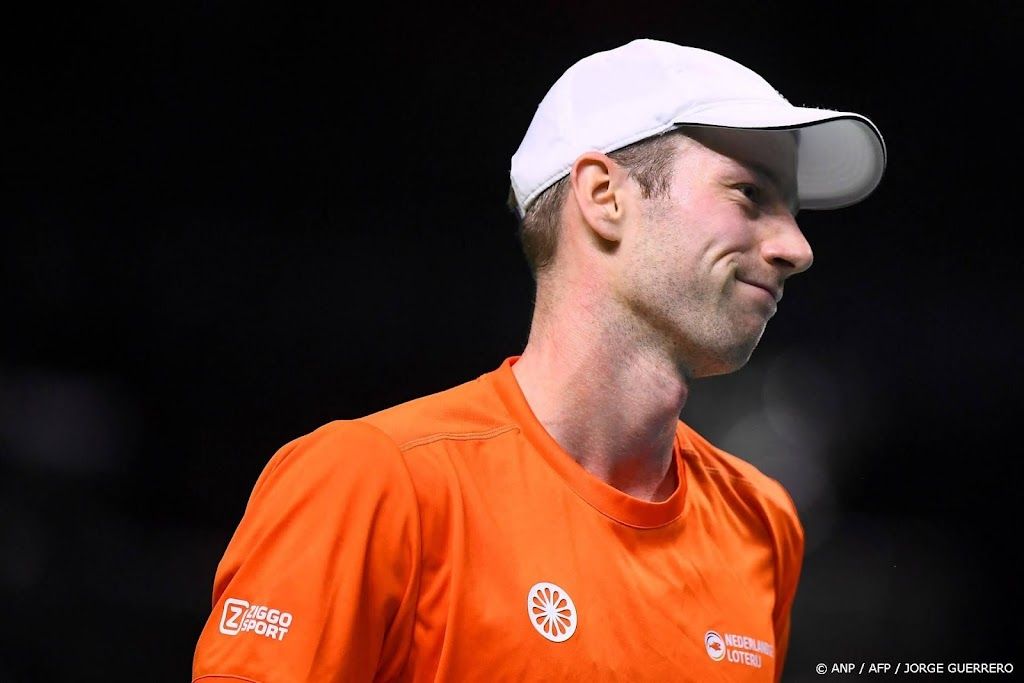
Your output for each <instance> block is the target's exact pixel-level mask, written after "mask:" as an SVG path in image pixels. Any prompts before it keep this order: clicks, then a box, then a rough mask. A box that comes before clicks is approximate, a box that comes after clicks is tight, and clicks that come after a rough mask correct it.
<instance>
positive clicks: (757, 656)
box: [704, 631, 775, 669]
mask: <svg viewBox="0 0 1024 683" xmlns="http://www.w3.org/2000/svg"><path fill="white" fill-rule="evenodd" d="M704 649H705V650H707V652H708V657H711V659H713V660H715V661H716V662H720V661H722V660H723V659H728V660H729V661H730V662H735V663H736V664H745V665H746V666H750V667H753V668H755V669H760V668H761V667H762V666H763V665H764V658H765V657H775V646H774V645H772V644H771V643H769V642H767V641H764V640H758V639H757V638H752V637H751V636H744V635H739V634H736V633H726V634H724V635H722V634H719V633H718V631H708V632H707V633H705V634H704Z"/></svg>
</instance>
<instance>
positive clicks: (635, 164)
mask: <svg viewBox="0 0 1024 683" xmlns="http://www.w3.org/2000/svg"><path fill="white" fill-rule="evenodd" d="M676 135H680V136H683V137H688V136H687V135H686V133H684V132H683V131H682V130H679V129H674V130H670V131H668V132H667V133H664V134H661V135H657V136H654V137H650V138H645V139H643V140H641V141H639V142H635V143H633V144H632V145H629V146H628V147H623V148H622V149H618V150H616V151H614V152H611V153H610V154H609V155H608V156H609V157H611V158H612V159H613V160H614V161H615V163H617V164H618V165H619V166H622V168H624V169H625V170H626V172H627V173H628V174H629V177H630V178H632V179H633V180H634V181H635V182H636V184H637V185H639V186H640V193H641V196H642V197H644V198H645V199H652V198H660V197H664V196H666V195H667V194H668V190H669V187H670V185H671V183H672V162H673V161H674V160H675V155H676V145H675V144H673V143H674V140H675V137H674V136H676ZM569 185H570V180H569V176H568V175H567V176H566V177H564V178H562V179H561V180H559V181H558V182H556V183H555V184H554V185H552V186H551V187H549V188H548V189H546V190H545V191H544V192H542V193H541V194H540V196H539V197H537V199H535V200H534V201H533V203H532V204H531V205H530V208H529V209H527V211H526V215H525V216H523V217H522V218H521V219H520V221H519V230H518V236H519V243H520V245H521V246H522V248H523V255H524V256H526V263H527V264H528V265H529V266H530V273H531V274H532V275H533V279H534V280H536V279H537V278H538V277H539V276H540V275H542V274H543V273H544V271H546V270H547V269H548V268H549V267H550V266H551V263H552V262H553V261H554V258H555V252H556V251H557V248H558V233H559V231H560V224H561V218H562V207H563V206H564V205H565V198H566V195H567V194H568V192H569ZM508 206H509V208H510V209H511V210H512V211H513V212H514V213H517V215H518V211H517V205H516V196H515V192H514V191H509V195H508Z"/></svg>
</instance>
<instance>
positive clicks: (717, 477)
mask: <svg viewBox="0 0 1024 683" xmlns="http://www.w3.org/2000/svg"><path fill="white" fill-rule="evenodd" d="M678 433H679V436H680V440H681V441H682V443H683V445H684V449H685V450H686V451H688V453H689V455H690V461H689V462H688V464H689V465H690V466H692V467H695V468H697V469H698V470H699V471H700V472H699V474H700V475H701V476H703V477H706V478H707V479H708V480H710V481H714V482H715V483H716V484H718V485H721V486H728V487H739V488H740V489H741V490H745V491H746V492H747V494H748V495H753V496H754V497H755V498H756V499H757V500H758V502H760V503H761V504H762V505H766V506H768V507H770V508H774V509H775V510H777V511H779V512H782V513H784V514H786V515H788V516H792V517H793V518H796V506H795V505H794V504H793V499H792V498H791V497H790V495H789V492H788V491H786V489H785V487H784V486H783V485H782V484H781V483H779V481H778V480H776V479H774V478H772V477H770V476H768V475H767V474H765V473H764V472H762V471H761V470H759V469H758V468H757V467H756V466H755V465H753V464H751V463H749V462H747V461H746V460H744V459H743V458H740V457H738V456H735V455H733V454H732V453H729V452H728V451H725V450H723V449H721V448H719V447H718V446H716V445H714V444H713V443H711V442H710V441H708V439H707V438H705V437H704V436H703V435H701V434H700V433H698V432H697V431H696V430H695V429H693V428H692V427H690V426H689V425H687V424H686V423H685V422H683V421H681V420H680V422H679V425H678Z"/></svg>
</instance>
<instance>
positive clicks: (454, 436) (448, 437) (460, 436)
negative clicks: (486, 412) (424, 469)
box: [398, 424, 518, 453]
mask: <svg viewBox="0 0 1024 683" xmlns="http://www.w3.org/2000/svg"><path fill="white" fill-rule="evenodd" d="M513 429H518V427H517V426H516V425H514V424H508V425H501V426H498V427H492V428H491V429H487V430H484V431H482V432H436V433H434V434H428V435H426V436H420V437H417V438H415V439H412V440H410V441H406V442H405V443H403V444H402V445H401V446H399V447H398V450H400V451H402V452H403V453H404V452H406V451H408V450H412V449H413V448H417V447H419V446H425V445H427V444H430V443H434V442H435V441H475V440H480V441H485V440H487V439H493V438H494V437H496V436H500V435H502V434H504V433H505V432H508V431H511V430H513Z"/></svg>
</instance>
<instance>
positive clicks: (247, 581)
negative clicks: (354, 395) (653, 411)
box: [193, 357, 803, 683]
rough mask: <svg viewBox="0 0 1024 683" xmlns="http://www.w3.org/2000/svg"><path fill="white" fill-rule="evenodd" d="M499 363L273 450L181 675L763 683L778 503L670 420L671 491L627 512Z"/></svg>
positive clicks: (782, 641) (780, 641) (775, 619)
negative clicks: (673, 428)
mask: <svg viewBox="0 0 1024 683" xmlns="http://www.w3.org/2000/svg"><path fill="white" fill-rule="evenodd" d="M516 360H517V357H512V358H509V359H507V360H506V361H505V362H504V363H503V364H502V366H501V367H500V368H498V369H497V370H495V371H494V372H490V373H487V374H485V375H482V376H481V377H479V378H478V379H476V380H474V381H471V382H468V383H466V384H463V385H461V386H458V387H455V388H453V389H450V390H448V391H445V392H441V393H439V394H434V395H432V396H427V397H424V398H420V399H416V400H414V401H410V402H408V403H405V404H402V405H400V406H396V407H394V408H390V409H388V410H385V411H382V412H379V413H375V414H373V415H370V416H367V417H364V418H361V419H358V420H352V421H338V422H332V423H330V424H328V425H325V426H323V427H321V428H320V429H318V430H316V431H314V432H312V433H311V434H308V435H306V436H304V437H301V438H299V439H296V440H295V441H293V442H291V443H289V444H288V445H286V446H285V447H283V448H282V449H281V450H280V451H279V452H278V453H277V454H276V455H275V456H274V457H273V459H272V460H271V461H270V463H269V464H268V465H267V467H266V469H265V470H264V472H263V474H262V475H261V476H260V478H259V480H258V482H257V483H256V486H255V489H254V491H253V494H252V497H251V499H250V501H249V505H248V507H247V509H246V512H245V515H244V517H243V519H242V521H241V523H240V524H239V527H238V529H237V531H236V532H235V535H234V537H233V538H232V540H231V543H230V544H229V546H228V548H227V551H226V553H225V555H224V558H223V560H222V561H221V563H220V565H219V566H218V568H217V575H216V580H215V583H214V593H213V611H212V614H211V616H210V619H209V620H208V622H207V624H206V627H205V629H204V630H203V633H202V635H201V636H200V639H199V644H198V647H197V649H196V655H195V661H194V665H193V677H195V678H199V677H202V676H225V677H236V678H237V677H240V678H242V679H243V680H244V679H252V680H253V681H260V682H261V683H275V682H278V681H369V680H400V681H435V680H443V681H470V680H488V681H496V680H513V681H523V680H559V681H588V682H593V681H603V680H630V681H641V680H651V681H669V680H671V681H701V682H706V681H773V680H776V681H777V680H779V678H780V676H781V670H782V662H783V659H784V657H785V652H786V647H787V644H788V638H789V613H790V608H791V606H792V601H793V597H794V593H795V590H796V584H797V580H798V577H799V572H800V564H801V560H802V555H803V530H802V528H801V526H800V523H799V521H798V519H797V516H796V511H795V509H794V506H793V504H792V501H791V500H790V499H789V497H788V495H787V494H786V493H785V491H784V490H783V488H782V487H781V486H780V485H779V484H778V483H777V482H775V481H774V480H772V479H770V478H768V477H766V476H764V475H763V474H761V473H760V472H759V471H758V470H757V469H755V468H754V467H753V466H751V465H750V464H748V463H746V462H744V461H742V460H739V459H737V458H735V457H733V456H731V455H729V454H727V453H724V452H722V451H720V450H718V449H716V448H715V447H714V446H712V445H711V444H709V443H708V442H707V441H706V440H704V439H703V438H701V437H700V436H699V435H698V434H696V433H695V432H694V431H693V430H692V429H690V428H689V427H688V426H687V425H685V424H684V423H683V422H680V423H679V425H678V429H677V439H676V449H675V456H676V467H677V468H678V473H679V475H680V476H679V480H680V485H679V487H678V489H677V490H676V492H675V493H674V494H673V495H672V496H671V497H669V498H668V499H667V500H665V501H663V502H659V503H649V502H645V501H642V500H638V499H635V498H631V497H629V496H627V495H626V494H624V493H622V492H620V491H618V490H617V489H615V488H613V487H611V486H608V485H607V484H605V483H604V482H602V481H600V480H598V479H597V478H595V477H593V476H591V475H590V474H588V473H587V472H586V471H585V470H584V469H583V468H581V467H580V466H579V465H578V464H577V463H576V462H575V461H574V460H573V459H572V458H571V457H570V456H569V455H568V454H566V453H565V452H564V451H563V450H562V449H561V448H560V447H559V446H558V444H557V443H556V442H555V441H554V440H553V439H552V438H551V436H550V435H548V433H547V432H546V431H545V430H544V428H543V426H542V425H541V424H540V423H539V422H538V421H537V419H536V418H535V417H534V415H533V414H532V413H531V411H530V408H529V405H528V404H527V402H526V399H525V398H524V397H523V395H522V393H521V391H520V390H519V386H518V384H517V383H516V380H515V376H514V375H513V373H512V370H511V366H512V364H513V363H514V362H515V361H516ZM286 613H287V614H288V617H285V616H284V615H285V614H286ZM286 621H287V622H288V625H287V627H285V626H283V624H284V623H285V622H286ZM271 627H276V628H273V629H272V628H271ZM282 628H287V631H286V632H284V633H282V631H281V629H282ZM573 629H575V630H573Z"/></svg>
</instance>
